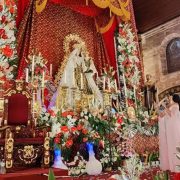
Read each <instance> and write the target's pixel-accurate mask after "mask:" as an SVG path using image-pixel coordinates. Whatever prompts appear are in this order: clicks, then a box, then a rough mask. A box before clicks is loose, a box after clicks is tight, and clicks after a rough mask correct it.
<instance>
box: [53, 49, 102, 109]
mask: <svg viewBox="0 0 180 180" xmlns="http://www.w3.org/2000/svg"><path fill="white" fill-rule="evenodd" d="M81 51H82V50H81V48H75V49H74V50H73V51H72V52H71V53H70V55H69V58H68V62H67V64H66V66H65V68H64V72H63V74H62V78H61V80H60V82H59V88H60V87H62V86H63V85H66V86H67V87H68V92H67V97H66V104H68V105H70V106H73V102H74V99H73V96H72V90H71V88H72V87H74V86H75V77H74V76H75V69H76V68H77V66H81V67H82V69H83V72H85V73H84V75H85V76H86V79H87V83H88V87H89V88H90V89H91V91H92V92H93V93H94V95H95V99H96V102H97V104H96V106H98V105H101V106H102V105H103V96H102V94H101V92H100V90H99V88H98V86H97V85H96V83H95V81H94V79H93V75H94V74H95V73H97V70H96V68H95V66H94V63H93V61H91V63H90V67H89V68H90V69H91V70H92V73H86V70H87V67H86V63H85V57H84V55H83V53H81ZM79 80H80V79H79ZM78 91H79V90H77V93H76V100H78V99H80V91H79V93H78ZM78 94H79V97H78ZM56 97H57V92H56V93H55V94H54V95H53V98H52V100H51V102H50V107H52V106H55V102H56Z"/></svg>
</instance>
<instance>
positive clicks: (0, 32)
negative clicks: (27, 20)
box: [0, 29, 5, 37]
mask: <svg viewBox="0 0 180 180" xmlns="http://www.w3.org/2000/svg"><path fill="white" fill-rule="evenodd" d="M4 35H5V30H4V29H0V37H2V36H4Z"/></svg>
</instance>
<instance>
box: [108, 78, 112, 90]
mask: <svg viewBox="0 0 180 180" xmlns="http://www.w3.org/2000/svg"><path fill="white" fill-rule="evenodd" d="M108 90H109V91H110V90H111V82H110V78H108Z"/></svg>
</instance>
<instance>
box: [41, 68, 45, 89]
mask: <svg viewBox="0 0 180 180" xmlns="http://www.w3.org/2000/svg"><path fill="white" fill-rule="evenodd" d="M44 76H45V72H44V71H43V73H42V87H44Z"/></svg>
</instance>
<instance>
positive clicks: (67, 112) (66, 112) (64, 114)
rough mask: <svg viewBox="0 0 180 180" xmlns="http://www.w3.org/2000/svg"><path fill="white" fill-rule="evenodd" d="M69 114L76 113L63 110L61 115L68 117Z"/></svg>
mask: <svg viewBox="0 0 180 180" xmlns="http://www.w3.org/2000/svg"><path fill="white" fill-rule="evenodd" d="M68 115H71V116H73V115H74V112H72V111H65V112H63V113H62V114H61V116H62V117H65V118H66V117H67V116H68Z"/></svg>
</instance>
